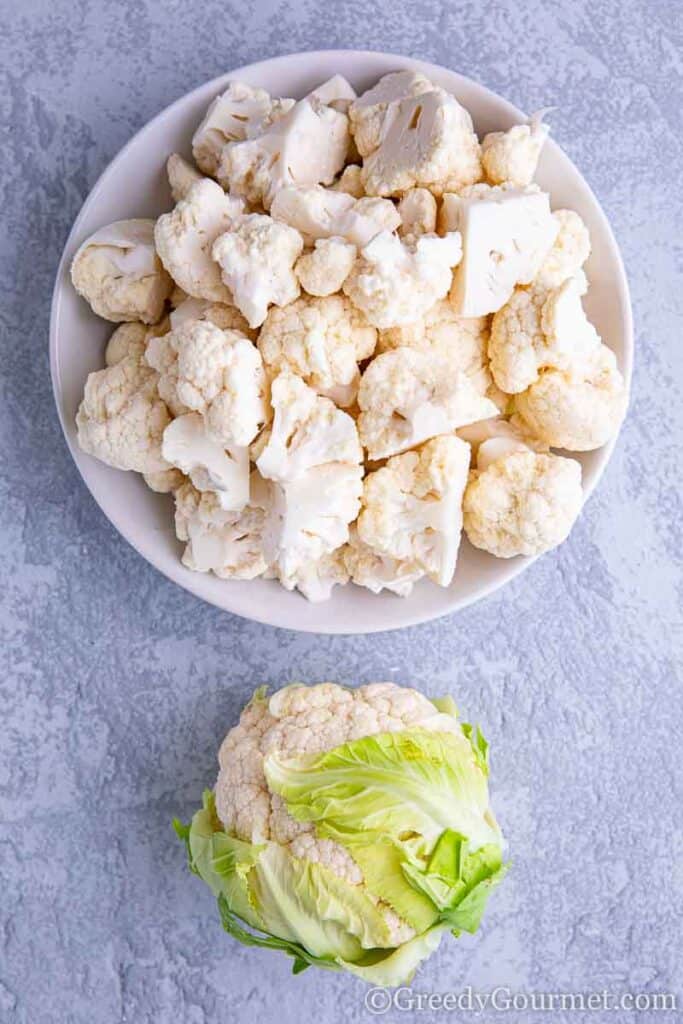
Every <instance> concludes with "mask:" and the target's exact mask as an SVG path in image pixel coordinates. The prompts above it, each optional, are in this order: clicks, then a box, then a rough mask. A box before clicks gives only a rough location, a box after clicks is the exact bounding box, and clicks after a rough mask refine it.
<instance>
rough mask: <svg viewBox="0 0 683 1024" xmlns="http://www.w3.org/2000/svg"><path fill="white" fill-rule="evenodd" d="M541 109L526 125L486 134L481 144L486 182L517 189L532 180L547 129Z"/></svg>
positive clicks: (543, 112) (546, 136) (517, 125)
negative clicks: (508, 185)
mask: <svg viewBox="0 0 683 1024" xmlns="http://www.w3.org/2000/svg"><path fill="white" fill-rule="evenodd" d="M545 113H546V111H544V110H539V111H538V112H537V113H536V114H533V115H532V116H531V118H530V119H529V121H528V123H527V124H516V125H514V127H512V128H510V129H508V131H506V132H489V133H488V135H485V136H484V138H483V139H482V143H481V163H482V167H483V168H484V174H485V176H486V180H487V182H489V184H491V185H503V184H505V183H506V182H508V183H509V184H510V185H515V186H516V187H517V188H523V187H524V186H525V185H530V184H531V182H532V181H533V180H534V175H535V174H536V168H537V166H538V158H539V157H540V155H541V150H542V149H543V144H544V142H545V140H546V139H547V138H548V135H549V133H550V129H549V127H548V125H547V124H544V123H543V115H544V114H545Z"/></svg>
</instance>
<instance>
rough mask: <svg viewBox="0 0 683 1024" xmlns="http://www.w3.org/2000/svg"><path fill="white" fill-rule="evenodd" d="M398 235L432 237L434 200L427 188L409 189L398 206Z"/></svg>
mask: <svg viewBox="0 0 683 1024" xmlns="http://www.w3.org/2000/svg"><path fill="white" fill-rule="evenodd" d="M398 212H399V216H400V218H401V226H400V227H399V229H398V233H399V235H401V237H405V236H407V235H410V236H412V237H416V236H417V235H433V234H434V233H435V231H436V199H435V198H434V196H433V195H432V193H431V192H430V191H429V189H427V188H411V189H409V190H408V191H407V192H404V194H403V196H402V197H401V201H400V203H399V204H398Z"/></svg>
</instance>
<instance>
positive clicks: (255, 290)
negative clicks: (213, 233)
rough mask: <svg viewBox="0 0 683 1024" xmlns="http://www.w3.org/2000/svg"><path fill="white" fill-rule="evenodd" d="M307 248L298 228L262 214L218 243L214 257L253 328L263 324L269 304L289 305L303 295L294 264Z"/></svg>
mask: <svg viewBox="0 0 683 1024" xmlns="http://www.w3.org/2000/svg"><path fill="white" fill-rule="evenodd" d="M303 247H304V243H303V239H302V238H301V235H300V234H299V232H298V231H295V230H294V228H290V227H289V225H287V224H280V223H278V221H276V220H273V218H272V217H268V216H267V215H265V214H260V213H251V214H249V215H248V216H245V217H243V218H242V220H241V221H240V223H239V224H238V225H236V227H234V228H233V229H232V230H231V231H228V232H226V233H225V234H223V235H221V236H220V237H219V238H217V239H216V241H215V242H214V244H213V248H212V250H211V253H212V256H213V258H214V260H215V261H216V263H218V265H219V267H220V269H221V275H222V278H223V281H224V282H225V284H226V285H227V286H228V287H229V289H230V292H231V294H232V296H233V299H234V302H235V305H236V306H237V308H238V309H239V310H240V312H241V313H242V314H243V315H244V317H245V318H246V320H247V323H248V324H249V326H250V327H259V326H260V325H261V324H262V323H263V321H264V320H265V319H266V314H267V312H268V307H269V306H271V305H275V306H286V305H287V304H288V303H290V302H293V301H294V299H296V298H297V296H298V295H299V282H298V280H297V278H296V275H295V273H294V264H295V263H296V261H297V259H298V258H299V256H300V255H301V252H302V250H303Z"/></svg>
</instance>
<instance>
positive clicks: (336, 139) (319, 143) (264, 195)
mask: <svg viewBox="0 0 683 1024" xmlns="http://www.w3.org/2000/svg"><path fill="white" fill-rule="evenodd" d="M349 140H350V136H349V121H348V118H347V116H346V114H343V113H341V112H340V111H338V110H334V109H333V108H332V107H328V106H325V105H324V104H322V103H320V102H319V101H318V100H316V99H304V100H300V101H299V102H298V103H296V104H295V105H294V106H293V107H292V108H291V110H289V111H288V112H287V113H286V114H285V115H284V116H283V117H280V118H278V120H277V121H276V122H275V123H274V124H272V125H270V126H269V127H268V128H266V130H265V131H264V132H263V133H262V134H259V135H256V137H253V138H249V139H246V140H245V141H243V142H229V143H228V144H227V145H226V146H224V148H223V150H222V153H221V159H220V163H219V166H218V170H217V172H216V173H217V177H218V180H219V181H220V183H221V184H222V185H224V187H226V188H228V189H229V190H230V192H232V193H234V194H235V195H240V196H244V197H245V199H246V200H247V201H248V202H249V203H251V204H253V205H256V206H258V205H263V207H264V208H265V209H266V210H268V209H269V208H270V204H271V203H272V201H273V198H274V196H275V195H276V194H277V192H278V191H279V190H280V189H281V188H285V187H287V186H288V185H316V184H318V183H322V184H323V185H331V184H332V182H333V181H334V179H335V177H336V176H337V174H338V173H339V171H340V170H341V169H342V167H343V166H344V163H345V161H346V154H347V151H348V148H349Z"/></svg>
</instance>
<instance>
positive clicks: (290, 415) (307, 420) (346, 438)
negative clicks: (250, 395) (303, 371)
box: [256, 372, 362, 547]
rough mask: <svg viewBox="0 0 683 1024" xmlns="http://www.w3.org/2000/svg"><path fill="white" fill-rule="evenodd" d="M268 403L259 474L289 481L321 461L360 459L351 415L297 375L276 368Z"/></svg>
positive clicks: (354, 464)
mask: <svg viewBox="0 0 683 1024" xmlns="http://www.w3.org/2000/svg"><path fill="white" fill-rule="evenodd" d="M271 404H272V407H273V422H272V427H271V431H270V434H269V436H268V441H267V444H266V445H265V447H264V448H263V450H262V452H261V454H260V455H259V457H258V458H257V460H256V465H257V467H258V470H259V472H260V473H261V475H262V476H263V477H266V478H267V479H269V480H277V481H280V482H289V481H292V480H295V479H297V478H298V477H300V476H302V475H303V474H304V473H306V472H307V471H308V470H310V469H312V468H315V467H318V466H321V465H324V464H325V463H348V464H350V465H352V466H353V467H354V468H355V467H356V465H357V464H358V463H360V462H361V461H362V452H361V446H360V442H359V440H358V431H357V430H356V424H355V423H354V421H353V419H352V418H351V417H350V416H349V415H348V414H347V413H345V412H342V411H341V410H340V409H337V407H336V406H335V405H334V403H333V402H331V401H330V400H329V399H328V398H321V396H320V395H317V394H316V393H315V391H314V390H313V389H312V388H309V387H308V386H307V385H306V384H304V382H303V381H302V380H301V379H300V378H299V377H295V376H294V374H292V373H287V372H284V373H280V374H279V375H278V376H277V377H276V378H275V380H274V381H273V383H272V385H271ZM354 518H355V517H354ZM339 543H340V544H341V543H343V541H340V542H339ZM338 546H339V545H335V547H338Z"/></svg>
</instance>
